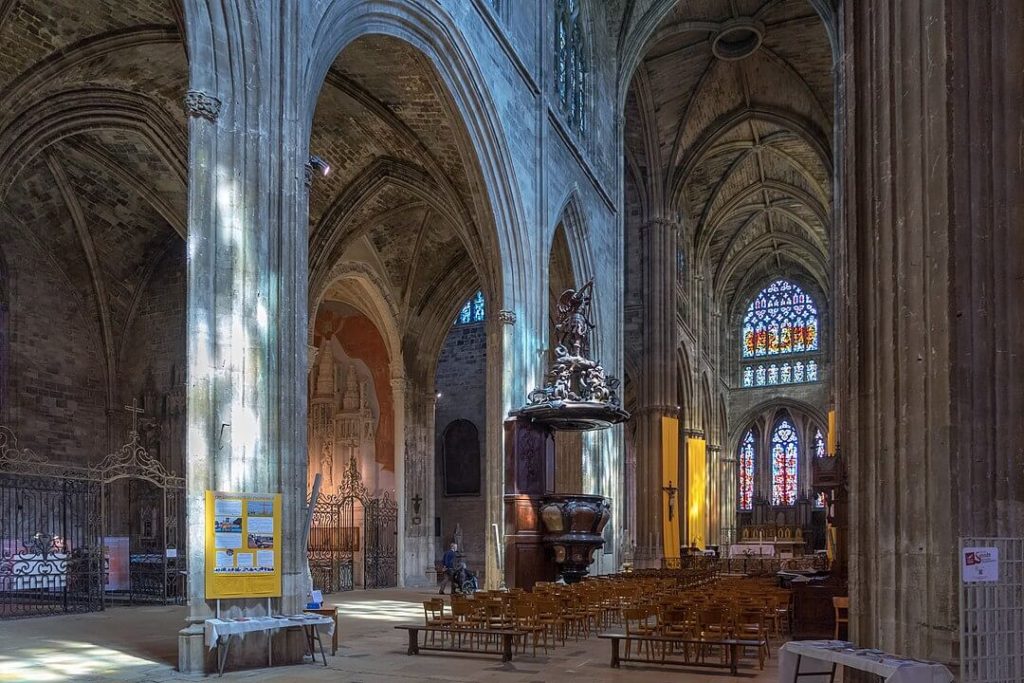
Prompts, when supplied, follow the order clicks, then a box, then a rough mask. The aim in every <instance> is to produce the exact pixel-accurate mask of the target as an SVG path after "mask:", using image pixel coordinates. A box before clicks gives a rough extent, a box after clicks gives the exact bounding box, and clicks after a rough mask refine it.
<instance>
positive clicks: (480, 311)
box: [455, 291, 485, 325]
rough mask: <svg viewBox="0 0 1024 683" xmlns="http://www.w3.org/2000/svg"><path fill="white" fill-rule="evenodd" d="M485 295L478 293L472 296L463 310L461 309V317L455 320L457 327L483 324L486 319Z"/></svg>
mask: <svg viewBox="0 0 1024 683" xmlns="http://www.w3.org/2000/svg"><path fill="white" fill-rule="evenodd" d="M484 313H485V310H484V293H483V292H482V291H477V293H476V294H474V295H473V296H471V297H470V298H469V300H468V301H466V303H465V304H463V306H462V308H461V309H459V315H458V316H457V317H456V318H455V324H456V325H470V324H472V323H479V322H483V319H484Z"/></svg>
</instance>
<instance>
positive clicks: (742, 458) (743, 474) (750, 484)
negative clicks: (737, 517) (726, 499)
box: [737, 429, 756, 510]
mask: <svg viewBox="0 0 1024 683" xmlns="http://www.w3.org/2000/svg"><path fill="white" fill-rule="evenodd" d="M738 455H739V457H738V458H737V465H738V468H739V485H738V487H737V488H738V489H739V490H738V491H737V493H738V498H739V500H738V501H737V507H738V508H739V509H740V510H753V509H754V460H755V459H756V456H755V453H754V430H753V429H748V430H747V435H746V436H745V437H743V441H742V442H740V452H739V454H738Z"/></svg>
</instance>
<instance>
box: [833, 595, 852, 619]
mask: <svg viewBox="0 0 1024 683" xmlns="http://www.w3.org/2000/svg"><path fill="white" fill-rule="evenodd" d="M832 606H833V607H834V608H835V610H836V619H841V616H840V614H839V612H840V610H847V611H848V610H849V609H850V598H848V597H845V596H838V595H836V596H833V598H832ZM843 620H844V621H845V619H843Z"/></svg>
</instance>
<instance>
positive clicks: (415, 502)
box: [412, 493, 423, 515]
mask: <svg viewBox="0 0 1024 683" xmlns="http://www.w3.org/2000/svg"><path fill="white" fill-rule="evenodd" d="M422 502H423V499H422V498H420V494H418V493H417V494H416V495H415V496H413V499H412V510H413V514H416V515H418V514H420V503H422Z"/></svg>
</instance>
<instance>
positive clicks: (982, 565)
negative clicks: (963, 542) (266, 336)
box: [960, 548, 999, 583]
mask: <svg viewBox="0 0 1024 683" xmlns="http://www.w3.org/2000/svg"><path fill="white" fill-rule="evenodd" d="M960 572H961V574H962V575H963V577H964V582H965V583H973V582H977V581H998V580H999V548H964V549H963V550H962V551H961V554H960Z"/></svg>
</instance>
